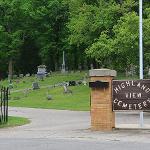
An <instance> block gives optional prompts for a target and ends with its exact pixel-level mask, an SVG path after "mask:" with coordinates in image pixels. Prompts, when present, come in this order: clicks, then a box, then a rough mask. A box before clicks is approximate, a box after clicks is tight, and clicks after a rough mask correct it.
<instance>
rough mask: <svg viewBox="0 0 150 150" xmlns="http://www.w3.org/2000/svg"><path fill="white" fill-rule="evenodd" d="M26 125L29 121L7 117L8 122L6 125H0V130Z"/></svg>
mask: <svg viewBox="0 0 150 150" xmlns="http://www.w3.org/2000/svg"><path fill="white" fill-rule="evenodd" d="M28 123H30V120H29V119H27V118H23V117H13V116H9V117H8V122H7V123H6V124H0V128H8V127H15V126H21V125H25V124H28Z"/></svg>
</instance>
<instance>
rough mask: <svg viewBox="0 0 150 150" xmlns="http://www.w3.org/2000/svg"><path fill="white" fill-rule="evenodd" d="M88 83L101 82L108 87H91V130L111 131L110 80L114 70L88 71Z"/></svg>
mask: <svg viewBox="0 0 150 150" xmlns="http://www.w3.org/2000/svg"><path fill="white" fill-rule="evenodd" d="M89 76H90V82H91V83H95V81H101V82H100V83H102V85H103V83H107V85H108V87H106V88H105V87H103V86H101V87H91V129H92V130H99V131H111V130H112V129H113V128H114V127H115V114H114V112H113V111H112V79H113V77H114V76H116V71H115V70H110V69H92V70H90V71H89Z"/></svg>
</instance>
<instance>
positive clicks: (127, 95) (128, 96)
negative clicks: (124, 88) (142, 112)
mask: <svg viewBox="0 0 150 150" xmlns="http://www.w3.org/2000/svg"><path fill="white" fill-rule="evenodd" d="M125 97H126V98H132V99H135V98H136V99H137V98H141V97H142V93H125Z"/></svg>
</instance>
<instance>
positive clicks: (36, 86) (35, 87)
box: [32, 82, 40, 90]
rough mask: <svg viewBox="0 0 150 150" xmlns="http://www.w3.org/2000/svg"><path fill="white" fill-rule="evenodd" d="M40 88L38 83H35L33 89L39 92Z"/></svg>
mask: <svg viewBox="0 0 150 150" xmlns="http://www.w3.org/2000/svg"><path fill="white" fill-rule="evenodd" d="M39 88H40V87H39V84H38V82H33V83H32V89H33V90H37V89H39Z"/></svg>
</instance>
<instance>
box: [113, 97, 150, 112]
mask: <svg viewBox="0 0 150 150" xmlns="http://www.w3.org/2000/svg"><path fill="white" fill-rule="evenodd" d="M113 102H114V104H117V105H118V106H119V107H120V108H123V109H128V110H141V109H142V108H143V107H147V106H148V103H150V99H147V100H146V101H143V102H142V103H137V104H131V103H129V104H127V103H124V102H123V101H120V100H118V99H117V98H116V99H115V100H114V101H113Z"/></svg>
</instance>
